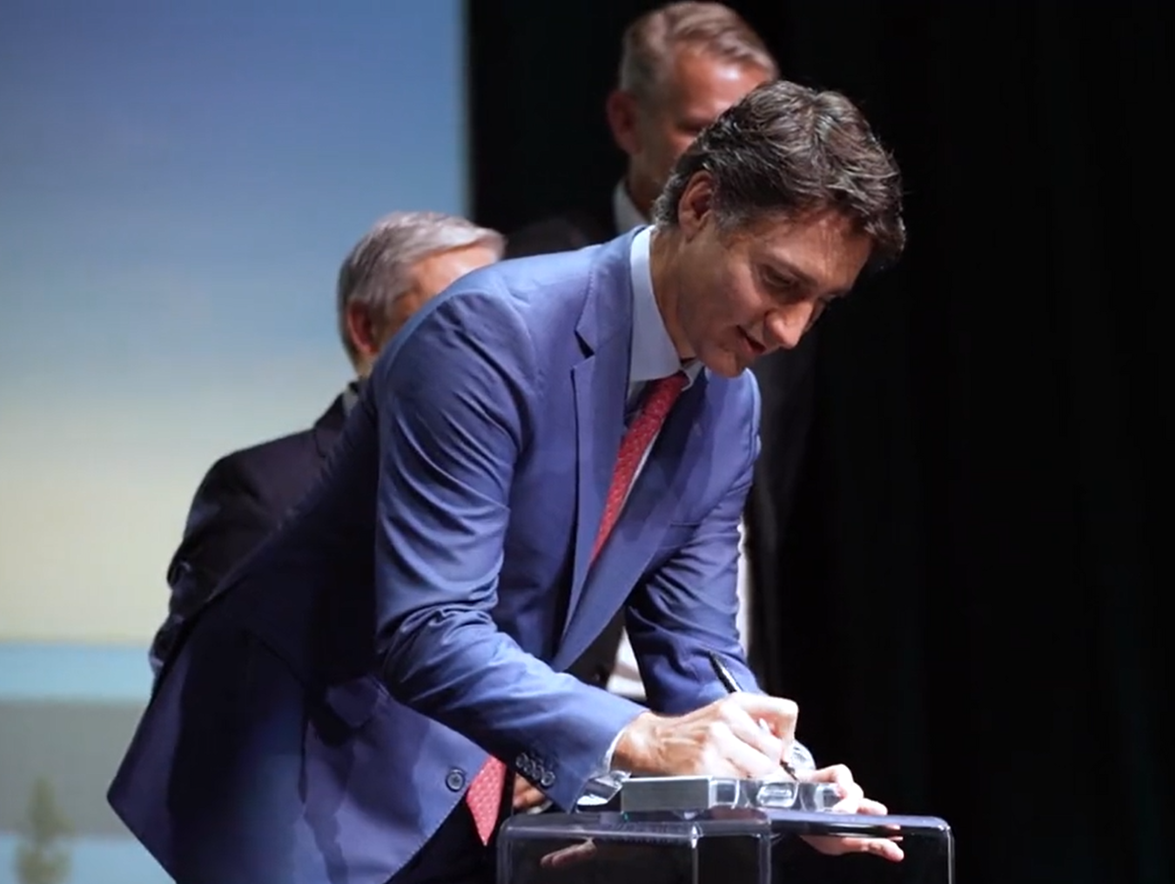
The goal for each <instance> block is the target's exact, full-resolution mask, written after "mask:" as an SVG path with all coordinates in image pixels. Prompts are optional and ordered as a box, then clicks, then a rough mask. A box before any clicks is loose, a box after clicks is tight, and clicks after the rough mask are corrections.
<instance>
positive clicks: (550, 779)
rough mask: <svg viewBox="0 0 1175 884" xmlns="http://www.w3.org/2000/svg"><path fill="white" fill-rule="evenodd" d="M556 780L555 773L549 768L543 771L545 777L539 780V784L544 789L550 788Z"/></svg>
mask: <svg viewBox="0 0 1175 884" xmlns="http://www.w3.org/2000/svg"><path fill="white" fill-rule="evenodd" d="M554 782H555V775H554V774H553V773H551V772H550V771H549V770H545V771H543V778H542V779H541V780H539V785H540V786H542V787H543V788H544V789H547V788H550V786H551V784H552V783H554Z"/></svg>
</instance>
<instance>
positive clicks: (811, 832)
mask: <svg viewBox="0 0 1175 884" xmlns="http://www.w3.org/2000/svg"><path fill="white" fill-rule="evenodd" d="M865 835H868V836H889V837H897V838H900V842H899V843H900V844H901V847H902V849H903V851H905V854H906V857H905V859H904V860H902V861H901V862H898V863H893V862H890V861H888V860H886V859H883V858H881V857H877V856H872V855H866V854H852V855H844V856H829V855H826V854H824V853H822V852H820V851H818V850H817V849H816V848H815V847H814V846H813V844H812V841H811V839H814V838H820V837H831V836H847V837H851V836H865ZM497 858H498V884H555V882H558V884H809V882H810V884H816V882H819V884H857V882H860V884H865V882H868V884H954V846H953V838H952V835H951V830H950V827H949V826H948V825H947V823H946V822H945V821H943V820H941V819H938V818H936V817H916V816H885V817H878V816H858V815H854V814H843V813H830V812H827V811H816V812H812V811H803V810H783V809H775V808H746V807H728V808H722V807H718V808H712V809H710V810H706V811H701V812H697V813H693V812H629V813H625V812H621V811H612V810H609V811H605V812H599V813H583V812H579V813H572V814H562V813H543V814H526V815H519V816H515V817H512V818H510V819H509V820H507V822H506V823H505V824H504V825H503V827H502V829H501V831H500V833H499V835H498V857H497Z"/></svg>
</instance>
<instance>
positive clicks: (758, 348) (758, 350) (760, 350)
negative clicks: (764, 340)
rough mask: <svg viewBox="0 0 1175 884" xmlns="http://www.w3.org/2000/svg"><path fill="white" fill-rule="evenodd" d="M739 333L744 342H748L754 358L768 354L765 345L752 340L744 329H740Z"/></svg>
mask: <svg viewBox="0 0 1175 884" xmlns="http://www.w3.org/2000/svg"><path fill="white" fill-rule="evenodd" d="M738 333H739V334H740V335H742V337H743V340H744V341H746V344H747V347H748V349H750V351H751V355H752V356H762V355H763V354H764V353H766V352H767V348H766V347H765V346H764V345H763V344H760V343H759V342H758V341H756V340H755V339H754V338H752V337H751V336H750V335H749V334H747V333H746V332H745V331H744V330H743V329H742V328H739V330H738Z"/></svg>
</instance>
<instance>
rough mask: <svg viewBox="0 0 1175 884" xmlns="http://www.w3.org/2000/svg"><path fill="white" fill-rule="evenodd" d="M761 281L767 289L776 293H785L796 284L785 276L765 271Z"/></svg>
mask: <svg viewBox="0 0 1175 884" xmlns="http://www.w3.org/2000/svg"><path fill="white" fill-rule="evenodd" d="M763 279H764V281H765V282H766V283H767V287H768V288H770V289H773V290H775V291H777V292H784V293H787V292H790V291H792V290H793V289H795V287H796V282H795V280H794V279H791V278H790V277H787V276H781V275H780V274H778V273H776V272H774V271H772V270H768V271H766V272H765V273H764V275H763Z"/></svg>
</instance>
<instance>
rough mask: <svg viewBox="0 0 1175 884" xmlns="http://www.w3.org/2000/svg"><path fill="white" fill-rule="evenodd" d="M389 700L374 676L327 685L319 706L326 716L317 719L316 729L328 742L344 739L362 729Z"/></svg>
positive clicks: (320, 696)
mask: <svg viewBox="0 0 1175 884" xmlns="http://www.w3.org/2000/svg"><path fill="white" fill-rule="evenodd" d="M386 698H387V691H386V690H385V689H384V686H383V685H381V684H380V683H379V682H378V681H377V680H376V678H375V676H373V675H365V676H362V677H360V678H355V679H351V680H350V681H344V682H339V683H337V684H330V685H327V686H326V688H325V690H323V691H321V693H320V694H319V697H318V699H319V700H320V703H318V704H315V705H317V706H318V707H319V709H320V712H322V713H326V714H319V715H315V716H314V724H315V728H316V729H317V730H318V732H319V735H320V736H321V738H322V740H323V742H325V743H335V742H338V741H341V740H344V739H346V738H348V737H350V736H351V735H352V734H354V733H355V732H357V731H359V730H360V729H362V728H363V727H364V725H366V724H367V723H368V722H369V721H370V720H371V717H372V716H373V715H375V712H376V710H377V709H378V708H379V706H380V704H381V703H383V702H386Z"/></svg>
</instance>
